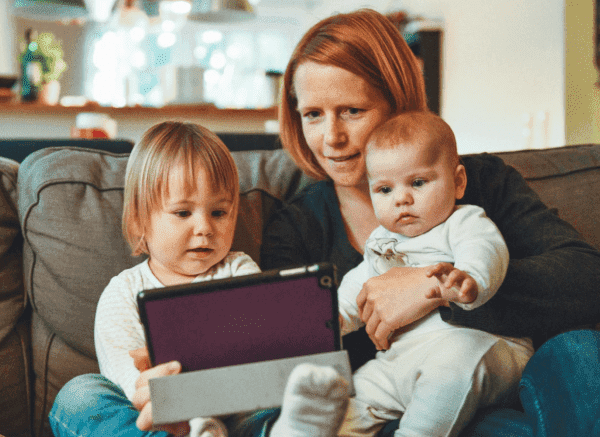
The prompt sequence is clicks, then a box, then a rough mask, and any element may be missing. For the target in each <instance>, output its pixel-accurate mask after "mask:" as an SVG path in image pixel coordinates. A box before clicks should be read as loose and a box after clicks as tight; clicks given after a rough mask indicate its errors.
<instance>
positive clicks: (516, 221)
mask: <svg viewBox="0 0 600 437" xmlns="http://www.w3.org/2000/svg"><path fill="white" fill-rule="evenodd" d="M282 95H283V101H282V104H281V108H280V125H281V139H282V143H283V145H284V147H285V148H286V149H287V150H288V151H289V152H290V155H291V156H292V157H293V159H294V160H295V161H296V163H297V164H298V165H299V166H300V167H301V168H302V169H303V170H304V171H305V172H306V173H307V174H308V175H310V176H312V177H315V178H317V179H322V181H321V182H318V183H316V184H314V185H311V186H310V187H308V188H307V189H306V190H304V192H303V193H301V194H300V195H299V196H298V197H297V198H296V199H295V200H294V201H293V202H292V204H291V205H290V206H288V207H286V208H284V209H282V210H281V211H280V212H279V214H278V215H276V216H275V217H274V218H273V219H272V220H271V221H270V222H269V223H268V224H267V226H266V231H265V236H264V239H263V249H262V253H261V260H262V266H261V267H262V268H263V269H268V268H275V267H282V266H286V265H295V264H308V263H312V262H318V261H331V262H333V263H335V264H336V265H337V267H338V273H339V277H340V278H341V277H342V276H343V275H344V274H345V273H346V272H347V271H348V270H349V269H351V268H352V267H354V266H356V265H357V264H358V263H359V262H360V261H361V260H362V248H363V246H364V243H365V240H366V238H367V236H368V235H369V234H370V233H371V231H372V230H373V229H374V228H375V227H376V226H377V223H376V220H375V216H374V213H373V208H372V205H371V202H370V198H369V193H368V190H367V184H366V178H365V165H364V149H365V143H366V139H367V137H368V136H369V134H370V133H371V132H372V130H373V129H374V128H375V127H376V126H377V125H378V124H380V123H382V122H383V121H385V120H386V119H387V118H388V117H389V116H391V115H393V114H397V113H399V112H402V111H406V110H420V109H426V102H425V92H424V87H423V82H422V79H421V73H420V71H419V69H418V67H417V64H416V60H415V58H414V56H413V55H412V53H411V52H410V50H409V49H408V47H407V45H406V43H405V42H404V41H403V39H402V37H401V35H400V34H399V32H398V31H397V30H396V29H395V28H394V27H393V26H392V25H391V23H390V22H389V21H388V20H387V19H386V18H385V17H384V16H382V15H381V14H379V13H377V12H375V11H371V10H361V11H357V12H354V13H350V14H342V15H337V16H334V17H330V18H328V19H325V20H323V21H321V22H320V23H318V24H316V25H315V26H314V27H313V28H312V29H310V30H309V31H308V32H307V34H306V35H305V36H304V37H303V38H302V40H301V41H300V43H299V44H298V46H297V47H296V50H295V51H294V54H293V55H292V59H291V60H290V62H289V64H288V68H287V70H286V72H285V76H284V85H283V93H282ZM463 161H464V165H465V167H466V169H467V174H468V181H469V182H468V184H467V192H466V194H465V196H464V199H463V201H462V202H463V203H470V204H475V205H479V206H481V207H483V208H484V209H485V210H486V213H487V215H488V216H489V217H490V218H491V219H492V220H493V221H494V222H495V223H496V225H497V226H498V227H499V229H500V231H501V232H502V234H503V236H504V238H505V240H506V242H507V245H508V247H509V252H510V254H511V262H510V266H509V269H508V274H507V276H506V279H505V281H504V284H503V286H502V287H501V288H500V290H499V291H498V293H497V295H496V297H494V298H493V299H492V300H490V302H488V303H487V304H486V305H484V306H482V307H481V308H479V309H477V310H474V311H464V310H461V309H460V308H458V307H457V306H455V305H450V306H448V307H443V308H441V310H442V315H443V318H444V320H446V321H448V322H451V323H456V324H460V325H462V326H466V327H472V328H477V329H480V330H484V331H488V332H491V333H494V334H498V335H506V336H512V337H531V338H532V339H533V340H534V344H535V345H536V346H539V345H541V344H542V343H543V342H544V341H546V340H547V339H548V338H550V337H551V336H553V335H555V334H558V333H559V332H561V331H564V330H567V329H572V328H574V327H577V326H581V325H582V324H592V323H596V322H597V321H598V320H599V316H598V309H599V308H600V293H598V291H597V285H596V284H597V283H598V279H600V253H599V252H598V251H597V250H596V249H594V248H593V247H591V246H590V245H588V244H586V243H585V242H584V241H583V240H582V239H581V237H580V236H579V235H578V234H577V232H575V231H574V230H573V228H572V227H571V226H570V225H568V224H566V223H565V222H563V221H562V220H560V219H559V218H558V217H557V216H556V215H555V214H554V213H552V212H551V211H550V210H549V209H548V208H547V207H546V206H545V205H544V204H543V203H542V202H541V201H540V200H539V198H538V196H537V195H536V194H535V193H534V192H533V191H532V190H531V189H530V188H529V187H528V186H527V184H526V182H525V181H524V179H523V178H522V177H521V176H520V175H519V174H518V172H516V171H515V170H514V169H512V168H509V167H507V166H505V165H504V163H503V162H502V161H501V160H500V159H498V158H495V157H492V156H489V155H482V156H476V157H468V158H467V157H466V158H464V159H463ZM427 284H428V282H427V278H426V277H425V275H424V272H423V270H422V269H418V268H396V269H392V270H391V271H390V272H388V273H387V274H385V275H383V276H380V277H377V278H373V279H371V280H370V281H368V282H367V284H366V285H365V287H364V288H363V290H362V292H361V294H360V296H359V298H358V301H359V305H360V306H361V308H362V318H363V321H364V322H365V323H366V332H367V334H368V335H369V337H370V339H371V340H372V342H370V341H368V339H367V341H365V338H366V336H364V335H363V338H362V339H360V338H358V339H357V338H353V339H348V338H344V345H345V346H346V348H348V349H349V351H350V354H351V362H352V364H353V367H354V368H356V367H357V366H359V365H360V364H362V363H363V362H364V361H365V360H366V359H369V358H371V357H372V356H373V352H374V350H373V349H374V348H373V344H374V345H375V346H376V347H377V349H385V348H387V346H388V343H387V338H388V336H389V335H390V334H391V333H392V332H393V331H395V330H396V329H399V328H401V327H403V326H406V325H408V324H409V323H411V322H413V321H416V320H419V319H420V318H422V317H423V316H424V315H426V314H428V313H429V312H431V311H432V310H433V309H435V308H437V307H438V306H440V305H445V304H444V303H443V302H442V301H433V302H432V301H431V300H428V299H425V298H424V297H423V296H424V294H425V293H424V291H425V290H426V288H427V287H428V285H427ZM574 338H577V339H578V341H582V340H583V344H582V347H586V345H587V347H588V348H589V350H590V351H591V352H592V355H588V356H585V354H584V355H582V354H577V355H574V356H571V355H569V360H575V361H576V360H578V359H590V360H591V363H592V364H593V365H595V366H596V367H597V366H598V360H597V350H596V349H595V348H596V344H597V338H598V336H597V333H585V334H582V335H576V334H571V335H570V337H568V338H567V339H565V338H564V337H562V338H561V339H559V340H556V341H555V342H553V343H550V344H549V345H547V346H548V347H547V348H546V349H544V351H545V352H544V354H545V356H546V357H548V356H551V355H552V353H553V352H554V353H555V354H558V355H559V356H562V355H565V356H566V354H567V353H568V352H567V350H566V349H567V347H566V346H565V344H571V343H572V342H573V339H574ZM369 343H370V344H369ZM553 345H554V347H553ZM557 345H560V346H557ZM548 348H550V349H551V350H553V352H550V351H548ZM561 348H562V350H561ZM594 357H596V358H594ZM540 360H541V361H542V362H543V359H541V358H540V356H536V357H534V359H532V363H534V364H536V366H537V368H538V370H539V368H540V366H542V367H543V364H540ZM563 364H564V363H563ZM572 365H575V366H577V363H575V364H572ZM548 368H552V369H553V371H554V372H556V373H555V374H554V375H552V376H551V375H545V376H547V377H550V378H562V379H564V377H566V376H568V375H569V372H572V369H570V370H569V369H567V368H564V369H563V368H562V367H561V364H560V363H559V364H557V365H549V366H548ZM563 370H564V372H563ZM592 373H593V371H592ZM526 374H527V372H526ZM594 375H598V372H596V373H594ZM526 376H527V378H526V379H527V380H528V381H532V380H536V378H537V377H540V378H543V375H533V376H532V375H526ZM585 381H587V379H585V380H584V379H580V382H581V383H585ZM594 384H595V385H594V387H597V383H595V382H594ZM582 387H583V386H582ZM532 392H533V391H532ZM565 395H567V396H568V395H571V396H572V395H573V392H570V393H563V394H561V396H565ZM563 399H564V398H563ZM529 401H530V403H529V404H528V405H524V407H526V408H528V407H532V408H533V406H537V407H540V405H539V403H537V401H539V399H529ZM556 401H557V399H555V402H556ZM541 407H542V408H544V407H545V406H544V405H542V406H541ZM548 408H558V409H559V410H560V407H558V406H557V405H555V404H553V405H548ZM507 411H508V412H507ZM507 411H504V412H503V413H499V414H508V415H509V418H511V417H513V413H514V414H515V415H516V416H515V417H516V419H518V420H517V421H516V425H515V426H517V427H519V426H521V425H523V424H522V423H520V422H519V421H520V420H522V421H523V423H524V424H527V423H529V422H528V420H529V418H527V417H526V416H525V415H523V416H522V417H521V416H520V415H519V414H517V413H519V412H518V411H516V410H507ZM540 414H541V415H542V416H543V415H544V410H543V409H542V410H541V412H540ZM596 414H597V413H596ZM562 416H564V413H563V414H561V417H562ZM495 417H496V416H494V415H493V414H488V415H485V416H484V417H483V422H478V421H475V422H474V423H473V429H476V431H474V432H475V433H477V435H485V434H483V432H484V431H485V432H487V431H489V432H491V433H492V434H490V435H498V434H497V432H498V431H499V426H511V423H512V422H511V421H510V420H500V421H498V424H496V422H495V421H494V418H495ZM536 417H537V414H536ZM592 417H596V416H595V415H593V416H592ZM489 423H491V424H492V425H491V426H490V427H488V428H489V430H488V429H487V428H486V427H487V426H488V424H489ZM513 424H514V423H513ZM496 425H498V426H496ZM527 426H529V425H527ZM580 426H582V427H584V426H587V425H585V424H584V423H583V422H582V423H581V424H580ZM392 429H393V427H392ZM522 429H523V432H524V434H523V435H529V434H527V433H525V432H526V429H527V428H526V426H525V425H523V428H522ZM529 429H531V427H530V428H529ZM581 429H585V428H581ZM513 435H519V434H513ZM557 435H558V434H557Z"/></svg>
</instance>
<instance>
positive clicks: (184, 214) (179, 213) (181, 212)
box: [174, 210, 190, 218]
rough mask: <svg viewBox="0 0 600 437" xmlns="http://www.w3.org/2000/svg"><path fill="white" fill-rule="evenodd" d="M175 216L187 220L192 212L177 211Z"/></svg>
mask: <svg viewBox="0 0 600 437" xmlns="http://www.w3.org/2000/svg"><path fill="white" fill-rule="evenodd" d="M174 214H175V215H176V216H177V217H179V218H185V217H189V216H190V212H189V211H186V210H181V211H175V212H174Z"/></svg>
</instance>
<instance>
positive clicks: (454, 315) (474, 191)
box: [442, 155, 600, 344]
mask: <svg viewBox="0 0 600 437" xmlns="http://www.w3.org/2000/svg"><path fill="white" fill-rule="evenodd" d="M464 162H465V167H466V168H467V178H468V185H467V192H466V194H465V198H464V199H463V202H464V203H472V204H476V205H479V206H482V207H483V208H484V209H485V211H486V214H487V215H488V216H489V217H490V218H491V219H492V220H493V221H494V223H495V224H496V225H497V226H498V228H499V229H500V232H501V233H502V235H503V236H504V239H505V241H506V244H507V246H508V249H509V253H510V257H511V259H510V263H509V267H508V271H507V275H506V278H505V280H504V283H503V284H502V286H501V287H500V289H499V290H498V292H497V293H496V295H495V296H494V297H493V298H492V299H491V300H490V301H489V302H488V303H486V304H485V305H483V306H482V307H480V308H477V309H475V310H473V311H464V310H461V309H460V308H458V307H457V306H455V305H452V306H451V307H450V308H448V309H444V310H442V317H443V318H444V320H446V321H448V322H450V323H457V324H460V325H463V326H468V327H471V328H476V329H482V330H485V331H488V332H492V333H495V334H499V335H507V336H514V337H525V336H526V337H531V338H533V339H534V342H535V344H540V343H541V342H543V341H545V340H546V339H548V338H550V337H551V336H553V335H555V334H557V333H559V332H561V331H564V330H567V329H572V328H575V327H578V326H581V325H585V324H592V323H597V322H598V321H600V286H599V284H600V252H599V251H598V250H597V249H595V248H594V247H592V246H591V245H589V244H588V243H586V242H585V241H584V240H583V239H582V238H581V236H580V235H579V234H578V233H577V232H576V231H575V230H574V229H573V227H572V226H571V225H570V224H568V223H566V222H565V221H563V220H561V219H560V218H559V217H558V216H557V215H556V214H555V213H554V212H553V211H551V210H550V209H548V208H547V207H546V206H545V205H544V203H543V202H542V201H541V200H540V198H539V196H538V195H537V194H536V193H535V192H534V191H533V190H532V189H531V188H530V187H529V186H528V185H527V182H526V181H525V179H524V178H523V177H522V176H521V175H520V174H519V173H518V172H517V171H516V170H515V169H513V168H512V167H510V166H507V165H505V164H504V162H503V161H502V160H501V159H499V158H497V157H493V156H491V155H479V156H474V157H467V158H464ZM559 213H560V211H559Z"/></svg>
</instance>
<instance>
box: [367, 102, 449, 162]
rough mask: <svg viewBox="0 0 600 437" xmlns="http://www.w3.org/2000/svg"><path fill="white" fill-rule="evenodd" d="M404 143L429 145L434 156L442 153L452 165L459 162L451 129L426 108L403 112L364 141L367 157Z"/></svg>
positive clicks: (379, 127) (376, 129)
mask: <svg viewBox="0 0 600 437" xmlns="http://www.w3.org/2000/svg"><path fill="white" fill-rule="evenodd" d="M407 143H410V144H415V143H418V144H419V145H421V146H423V147H428V148H429V150H430V151H431V152H433V153H434V156H435V157H436V159H437V158H438V157H440V156H442V155H443V156H444V157H446V158H447V159H448V160H449V162H450V164H451V165H453V166H454V167H456V166H457V165H458V164H459V163H460V158H459V156H458V150H457V147H456V137H455V136H454V132H453V131H452V128H451V127H450V126H449V125H448V123H446V122H445V121H444V120H442V118H441V117H439V116H437V115H436V114H434V113H433V112H429V111H409V112H403V113H401V114H398V115H396V116H394V117H392V118H391V119H389V120H387V121H386V122H385V123H383V124H381V125H380V126H378V127H377V128H375V130H373V132H372V133H371V135H370V136H369V139H368V140H367V149H366V151H367V153H366V155H367V160H368V159H369V152H370V151H373V150H388V149H396V148H399V147H402V146H403V145H406V144H407Z"/></svg>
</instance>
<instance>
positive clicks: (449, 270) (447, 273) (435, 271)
mask: <svg viewBox="0 0 600 437" xmlns="http://www.w3.org/2000/svg"><path fill="white" fill-rule="evenodd" d="M425 274H426V275H427V277H428V278H431V277H432V276H435V277H436V278H437V279H438V285H437V286H436V287H434V288H432V289H430V290H429V292H428V293H427V294H426V295H425V297H427V298H429V299H438V298H441V299H445V300H447V301H449V302H456V303H472V302H474V301H475V299H477V295H478V290H477V283H476V282H475V280H474V279H473V278H472V277H471V276H470V275H469V274H468V273H467V272H463V271H462V270H459V269H457V268H455V267H454V266H453V265H452V264H450V263H438V264H436V265H434V266H431V267H430V268H429V269H428V270H427V271H426V272H425Z"/></svg>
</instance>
